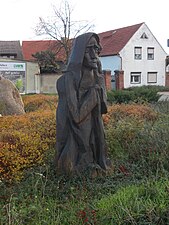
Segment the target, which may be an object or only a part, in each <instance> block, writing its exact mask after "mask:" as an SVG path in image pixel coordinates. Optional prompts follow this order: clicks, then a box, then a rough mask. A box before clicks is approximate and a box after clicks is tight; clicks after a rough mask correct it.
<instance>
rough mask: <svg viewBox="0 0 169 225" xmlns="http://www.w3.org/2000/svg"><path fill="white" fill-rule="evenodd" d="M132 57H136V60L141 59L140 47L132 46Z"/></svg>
mask: <svg viewBox="0 0 169 225" xmlns="http://www.w3.org/2000/svg"><path fill="white" fill-rule="evenodd" d="M134 59H137V60H140V59H142V47H135V48H134Z"/></svg>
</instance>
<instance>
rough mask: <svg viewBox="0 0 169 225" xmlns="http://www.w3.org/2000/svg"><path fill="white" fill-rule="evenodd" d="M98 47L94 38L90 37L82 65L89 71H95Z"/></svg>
mask: <svg viewBox="0 0 169 225" xmlns="http://www.w3.org/2000/svg"><path fill="white" fill-rule="evenodd" d="M99 52H100V46H99V45H98V43H97V41H96V39H95V37H91V38H90V40H89V42H88V44H87V46H86V50H85V55H84V61H83V65H84V66H85V67H88V68H90V69H97V62H98V55H99Z"/></svg>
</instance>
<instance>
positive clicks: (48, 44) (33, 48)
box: [22, 23, 143, 61]
mask: <svg viewBox="0 0 169 225" xmlns="http://www.w3.org/2000/svg"><path fill="white" fill-rule="evenodd" d="M142 24H143V23H140V24H136V25H132V26H128V27H123V28H118V29H115V30H110V31H106V32H103V33H99V34H98V35H99V37H100V42H101V45H102V51H101V53H100V56H108V55H116V54H118V53H119V52H120V50H122V48H123V47H124V46H125V45H126V44H127V42H128V41H129V40H130V38H131V37H132V36H133V35H134V33H135V32H136V31H137V30H138V29H139V28H140V27H141V25H142ZM58 49H60V45H59V42H58V41H57V40H39V41H22V52H23V57H24V59H25V60H35V58H34V57H33V56H32V54H35V53H36V52H41V51H46V50H50V51H54V52H58ZM57 58H58V60H60V61H64V60H65V53H64V51H63V49H61V51H59V53H58V54H57Z"/></svg>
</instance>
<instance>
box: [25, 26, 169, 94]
mask: <svg viewBox="0 0 169 225" xmlns="http://www.w3.org/2000/svg"><path fill="white" fill-rule="evenodd" d="M98 35H99V37H100V42H101V45H102V51H101V53H100V60H101V63H102V69H103V71H104V74H105V80H106V85H107V87H109V89H110V88H114V89H115V88H116V89H123V88H128V87H131V86H142V85H162V86H165V85H167V81H166V80H167V79H166V77H167V76H166V57H167V53H166V52H165V51H164V49H163V48H162V47H161V45H160V43H159V42H158V41H157V39H156V38H155V37H154V35H153V34H152V32H151V31H150V29H149V28H148V26H147V25H146V24H145V23H139V24H136V25H132V26H127V27H123V28H118V29H114V30H110V31H106V32H102V33H99V34H98ZM58 49H59V48H58V42H57V41H56V40H44V41H23V42H22V52H23V57H24V59H25V60H34V57H33V56H32V55H33V54H35V53H36V52H41V51H46V50H50V51H56V53H58ZM57 57H58V59H59V60H60V61H64V60H65V55H64V53H63V51H60V52H59V54H58V55H57ZM60 75H61V74H59V76H60ZM59 76H58V75H57V74H55V75H54V74H53V75H52V74H50V75H49V74H48V76H46V74H41V75H40V78H39V79H40V81H39V83H40V86H41V90H40V91H42V92H53V91H54V90H55V82H53V81H54V80H57V79H58V77H59ZM107 78H110V79H107ZM50 79H51V80H52V83H50ZM48 83H50V84H48ZM109 83H111V84H109ZM168 83H169V82H168ZM44 85H45V87H44Z"/></svg>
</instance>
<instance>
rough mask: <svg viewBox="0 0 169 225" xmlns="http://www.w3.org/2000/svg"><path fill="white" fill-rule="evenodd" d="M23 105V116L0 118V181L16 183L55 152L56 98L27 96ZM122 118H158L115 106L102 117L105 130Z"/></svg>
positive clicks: (140, 108) (134, 106)
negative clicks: (50, 153)
mask: <svg viewBox="0 0 169 225" xmlns="http://www.w3.org/2000/svg"><path fill="white" fill-rule="evenodd" d="M23 102H24V106H25V111H26V114H25V115H20V116H3V117H1V118H0V134H1V135H0V149H1V150H0V176H1V180H8V181H19V180H20V179H21V178H22V177H23V176H24V171H25V170H26V169H28V168H31V167H33V166H37V165H41V164H43V163H44V159H45V156H46V155H47V154H48V153H49V151H50V150H51V149H54V148H55V142H56V116H55V115H56V107H57V96H49V95H41V94H39V95H28V96H23ZM125 117H134V118H139V121H140V119H146V120H151V121H153V120H156V118H157V114H156V113H155V112H154V111H153V110H152V109H151V108H150V107H148V106H146V105H137V104H130V105H125V104H121V105H119V104H115V105H112V106H109V109H108V113H107V114H106V115H104V116H103V120H104V123H105V127H106V126H107V125H108V124H111V125H112V127H113V124H114V122H113V121H117V120H118V121H119V120H120V119H121V118H125ZM133 121H134V120H133ZM127 127H128V129H129V126H127ZM120 132H121V131H120ZM129 133H132V134H133V132H131V131H130V132H128V135H127V138H129V136H130V135H129ZM120 134H121V135H122V132H121V133H120ZM111 135H112V132H111ZM123 138H124V137H123ZM124 141H125V138H124Z"/></svg>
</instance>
